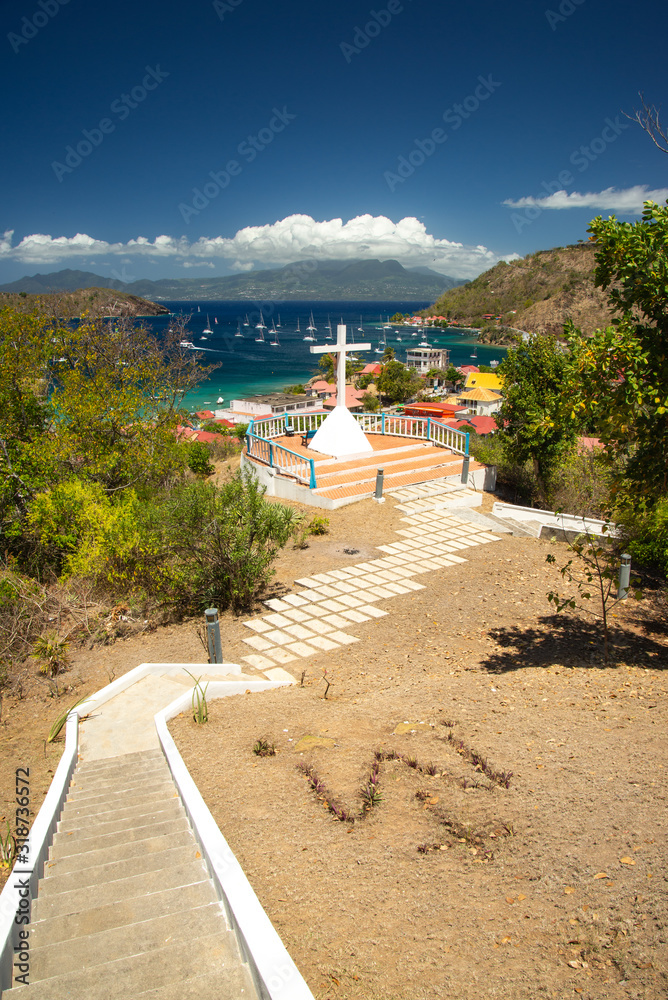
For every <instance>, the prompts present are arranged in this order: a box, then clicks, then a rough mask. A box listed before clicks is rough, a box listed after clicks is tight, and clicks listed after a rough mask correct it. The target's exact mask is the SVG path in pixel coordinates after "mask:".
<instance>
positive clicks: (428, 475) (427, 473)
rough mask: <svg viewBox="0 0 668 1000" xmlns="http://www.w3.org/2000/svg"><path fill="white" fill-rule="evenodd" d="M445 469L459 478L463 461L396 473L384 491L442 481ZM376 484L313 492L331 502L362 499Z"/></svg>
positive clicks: (390, 478)
mask: <svg viewBox="0 0 668 1000" xmlns="http://www.w3.org/2000/svg"><path fill="white" fill-rule="evenodd" d="M475 468H479V466H478V465H476V464H474V463H473V462H472V463H471V470H473V469H475ZM444 469H446V470H447V471H446V475H448V476H455V477H459V476H460V475H461V471H462V462H461V460H459V461H457V462H456V463H453V464H452V465H448V466H438V467H434V468H429V469H423V470H418V471H416V472H406V473H396V474H395V475H392V476H389V477H387V476H386V477H385V483H384V490H385V491H387V492H389V491H391V490H395V489H398V488H399V487H401V486H409V485H411V484H414V483H425V482H429V481H430V480H432V479H442V478H443V477H444ZM374 483H375V479H374V481H373V482H366V483H355V484H353V485H347V484H346V485H340V486H329V487H328V486H325V487H323V488H320V487H318V488H317V489H315V490H313V491H312V492H313V493H314V494H316V495H317V496H322V497H328V498H329V499H331V500H338V499H340V498H343V497H352V496H357V497H362V496H372V495H373V492H374Z"/></svg>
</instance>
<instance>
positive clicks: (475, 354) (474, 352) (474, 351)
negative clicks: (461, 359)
mask: <svg viewBox="0 0 668 1000" xmlns="http://www.w3.org/2000/svg"><path fill="white" fill-rule="evenodd" d="M471 357H472V358H477V357H478V348H477V347H474V348H473V354H472V355H471Z"/></svg>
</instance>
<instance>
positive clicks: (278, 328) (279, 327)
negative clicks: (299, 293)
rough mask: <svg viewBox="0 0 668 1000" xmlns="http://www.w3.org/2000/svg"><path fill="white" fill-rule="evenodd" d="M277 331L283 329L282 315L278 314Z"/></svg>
mask: <svg viewBox="0 0 668 1000" xmlns="http://www.w3.org/2000/svg"><path fill="white" fill-rule="evenodd" d="M276 329H277V330H280V329H281V314H280V313H279V314H278V323H277V324H276Z"/></svg>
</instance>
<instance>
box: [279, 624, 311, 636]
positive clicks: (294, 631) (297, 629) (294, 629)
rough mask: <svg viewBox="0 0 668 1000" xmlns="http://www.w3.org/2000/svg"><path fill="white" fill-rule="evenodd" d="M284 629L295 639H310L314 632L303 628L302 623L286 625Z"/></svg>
mask: <svg viewBox="0 0 668 1000" xmlns="http://www.w3.org/2000/svg"><path fill="white" fill-rule="evenodd" d="M285 631H286V632H289V633H290V635H293V636H294V637H295V639H311V638H312V637H313V634H314V633H313V632H311V630H310V629H307V628H304V626H303V625H288V626H287V627H286V629H285Z"/></svg>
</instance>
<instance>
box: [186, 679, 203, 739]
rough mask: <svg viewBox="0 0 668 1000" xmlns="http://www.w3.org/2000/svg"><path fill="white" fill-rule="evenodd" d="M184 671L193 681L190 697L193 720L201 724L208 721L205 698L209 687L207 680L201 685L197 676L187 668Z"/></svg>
mask: <svg viewBox="0 0 668 1000" xmlns="http://www.w3.org/2000/svg"><path fill="white" fill-rule="evenodd" d="M186 673H187V674H188V676H189V677H192V679H193V680H194V682H195V687H194V688H193V694H192V699H191V704H192V711H193V721H194V722H196V723H197V724H198V726H201V725H203V723H205V722H208V721H209V706H208V704H207V700H206V692H207V688H208V687H209V682H208V681H207V682H206V685H205V686H204V687H202V685H201V684H200V678H199V677H195V676H194V674H191V673H190V671H189V670H186Z"/></svg>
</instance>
